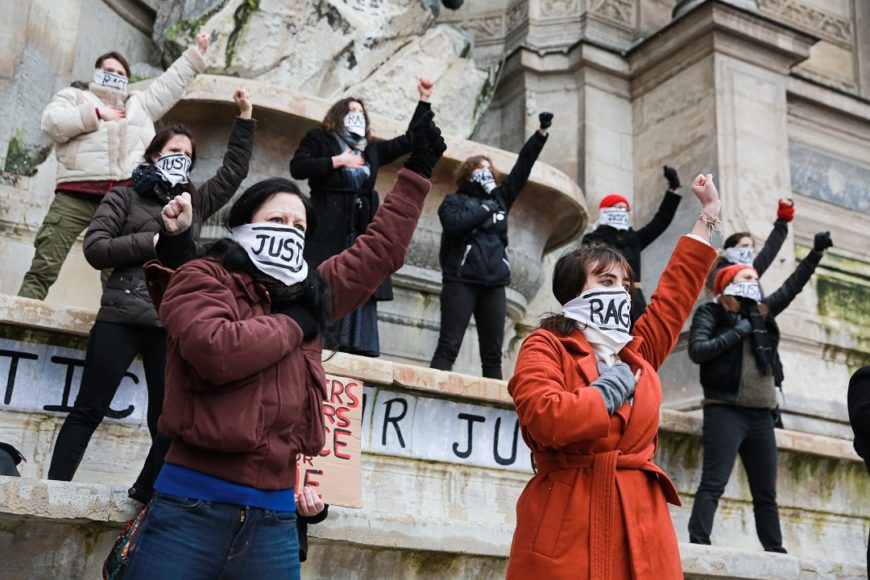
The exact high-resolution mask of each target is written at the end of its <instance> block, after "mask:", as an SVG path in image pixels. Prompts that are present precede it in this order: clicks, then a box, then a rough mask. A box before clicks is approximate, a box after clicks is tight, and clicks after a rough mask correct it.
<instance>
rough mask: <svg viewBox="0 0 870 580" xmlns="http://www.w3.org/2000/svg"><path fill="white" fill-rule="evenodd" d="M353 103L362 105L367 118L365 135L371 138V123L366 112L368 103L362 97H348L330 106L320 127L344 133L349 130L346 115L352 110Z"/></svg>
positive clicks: (331, 131)
mask: <svg viewBox="0 0 870 580" xmlns="http://www.w3.org/2000/svg"><path fill="white" fill-rule="evenodd" d="M351 103H359V104H360V106H361V107H362V113H363V117H365V120H366V135H365V137H366V139H368V138H370V137H371V133H370V127H371V123H370V122H369V114H368V113H367V112H366V104H365V103H364V102H363V100H362V99H358V98H356V97H347V98H345V99H342V100H340V101H338V102H336V103H334V104H333V105H332V106H331V107H329V110H328V111H326V115H325V116H324V117H323V121H322V122H321V123H320V128H321V129H323V130H324V131H326V132H327V133H344V132H345V131H347V129H346V128H345V126H344V116H345V115H347V114H348V113H349V112H350V104H351Z"/></svg>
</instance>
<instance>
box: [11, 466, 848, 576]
mask: <svg viewBox="0 0 870 580" xmlns="http://www.w3.org/2000/svg"><path fill="white" fill-rule="evenodd" d="M137 506H138V504H136V503H135V502H133V501H132V500H129V499H127V497H126V489H125V488H124V487H120V486H112V485H106V484H98V483H65V482H55V481H46V480H37V479H29V478H12V477H0V567H2V569H3V571H4V572H3V577H4V578H5V579H7V580H16V579H19V578H21V579H24V578H28V579H31V578H56V577H66V578H98V577H99V574H100V568H101V566H102V561H103V559H104V558H105V555H106V554H107V553H108V550H109V549H110V547H111V545H112V542H113V541H114V539H115V538H116V536H117V533H118V531H119V530H120V528H121V527H122V526H123V524H124V523H125V522H126V521H127V520H129V519H130V518H131V517H132V516H133V515H134V513H135V511H136V508H137ZM475 509H476V510H477V509H479V508H478V507H476V508H475ZM511 531H512V530H510V529H505V530H503V532H505V533H510V532H511ZM490 532H491V530H490V529H488V528H487V526H486V525H477V526H474V525H468V524H465V523H462V522H459V523H458V524H457V523H455V522H444V521H437V520H435V519H434V518H427V517H425V516H419V515H413V514H405V513H401V512H393V513H386V512H374V511H369V510H366V509H363V510H352V509H343V508H333V509H331V510H330V517H329V519H328V520H327V521H326V522H325V523H323V524H320V525H317V526H312V527H311V528H310V534H311V538H312V545H311V551H310V556H309V561H308V562H307V563H306V564H305V565H304V570H305V575H306V577H311V578H334V577H336V575H335V574H336V573H337V572H338V571H341V572H342V574H341V577H342V578H375V577H380V578H391V577H394V573H395V570H397V569H401V570H404V571H408V570H415V572H416V574H415V577H417V578H433V579H434V578H446V577H456V578H470V577H500V576H503V574H504V570H505V566H506V564H507V552H508V549H509V544H508V543H504V544H501V545H498V546H494V545H487V543H486V542H480V541H475V538H480V537H482V536H486V535H487V534H488V533H490ZM508 537H509V536H508ZM680 553H681V555H682V560H683V568H684V571H685V574H686V578H690V579H702V578H722V579H725V578H735V579H738V578H739V579H754V578H766V579H780V578H781V579H784V580H785V579H788V580H793V579H797V578H799V579H806V580H810V579H816V578H842V579H851V578H856V579H857V578H862V577H864V574H865V569H864V568H863V565H862V564H861V563H858V562H851V563H849V562H837V561H833V560H824V559H813V558H801V557H798V556H796V555H782V554H768V553H765V552H761V551H748V550H736V549H728V548H723V547H717V546H697V545H692V544H685V543H683V544H680ZM397 561H405V564H403V565H402V566H401V567H398V568H397V567H396V562H397ZM445 562H446V564H445Z"/></svg>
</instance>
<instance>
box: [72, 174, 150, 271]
mask: <svg viewBox="0 0 870 580" xmlns="http://www.w3.org/2000/svg"><path fill="white" fill-rule="evenodd" d="M121 191H123V190H118V189H110V190H109V192H108V193H107V194H106V195H105V196H104V197H103V201H102V202H101V203H100V206H99V207H98V208H97V212H96V213H95V214H94V219H93V221H91V225H90V226H88V231H87V233H86V234H85V243H84V253H85V259H86V260H87V261H88V264H90V265H91V266H93V267H94V268H96V269H97V270H103V269H105V268H124V267H127V266H136V265H140V264H144V263H145V262H147V261H148V260H152V259H154V257H155V256H156V255H157V254H156V253H155V251H154V236H155V234H157V223H156V222H155V224H154V225H155V228H154V229H153V230H151V231H143V232H135V233H132V234H124V235H122V234H121V232H123V231H124V224H125V223H126V222H127V213H128V200H126V199H125V198H124V196H123V194H122V193H121Z"/></svg>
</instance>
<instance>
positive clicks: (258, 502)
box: [154, 463, 296, 512]
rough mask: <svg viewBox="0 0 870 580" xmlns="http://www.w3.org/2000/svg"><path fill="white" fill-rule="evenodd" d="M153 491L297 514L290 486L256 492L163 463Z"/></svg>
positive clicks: (252, 489)
mask: <svg viewBox="0 0 870 580" xmlns="http://www.w3.org/2000/svg"><path fill="white" fill-rule="evenodd" d="M154 489H155V490H156V491H158V492H160V493H165V494H169V495H177V496H179V497H190V498H194V499H202V500H206V501H213V502H217V503H227V504H231V505H239V506H247V507H257V508H262V509H265V510H273V511H277V512H294V511H296V494H295V492H294V491H293V488H292V487H291V488H289V489H257V488H255V487H251V486H249V485H242V484H240V483H233V482H232V481H227V480H226V479H221V478H219V477H214V476H213V475H208V474H206V473H202V472H201V471H195V470H193V469H188V468H186V467H181V466H180V465H173V464H171V463H164V464H163V467H162V468H161V469H160V473H159V474H158V476H157V481H156V482H154Z"/></svg>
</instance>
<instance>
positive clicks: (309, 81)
mask: <svg viewBox="0 0 870 580" xmlns="http://www.w3.org/2000/svg"><path fill="white" fill-rule="evenodd" d="M158 21H159V23H160V26H159V27H158V28H156V29H155V36H156V37H158V38H157V40H158V43H161V42H162V43H163V45H164V47H166V49H167V55H175V54H177V53H178V52H179V51H180V50H181V48H182V47H183V46H184V45H186V44H188V43H190V42H191V40H192V38H193V36H194V35H195V33H196V32H197V31H205V32H209V33H212V32H214V33H216V35H217V37H216V40H215V43H214V45H213V47H212V48H211V49H210V51H209V55H208V60H209V72H214V73H221V74H232V75H236V76H241V77H244V78H249V79H257V80H259V81H262V82H266V83H269V84H272V85H275V86H278V87H282V88H286V89H293V90H300V91H303V92H306V93H309V94H312V95H316V96H320V97H323V98H325V99H327V100H329V101H334V100H336V99H338V98H341V97H344V96H347V95H353V96H359V97H360V98H363V99H365V100H366V106H367V109H368V111H369V112H375V113H380V114H388V115H389V116H390V117H391V118H392V119H394V120H396V121H398V122H399V123H403V124H404V123H407V121H408V120H409V119H410V117H411V113H412V111H413V108H414V103H415V102H416V101H417V98H418V96H417V90H416V86H417V81H418V79H419V78H420V77H421V76H427V77H429V78H430V79H432V80H433V81H435V84H436V91H435V94H434V96H433V99H432V105H433V108H434V110H435V112H436V114H438V113H441V115H440V116H439V123H441V124H442V129H443V130H444V132H445V133H448V134H452V135H458V136H461V137H467V136H469V135H470V134H471V132H472V130H473V129H474V126H475V124H476V123H477V120H478V118H479V117H480V115H481V114H482V113H483V111H484V110H485V105H486V103H487V102H488V97H489V96H490V95H489V94H488V93H487V91H486V90H485V87H486V85H487V83H488V76H489V73H488V72H487V71H484V70H479V69H478V68H477V67H476V66H475V64H474V62H473V61H472V60H470V59H469V58H468V54H469V51H470V48H471V47H470V42H471V40H470V37H468V36H467V35H466V34H464V33H463V32H462V31H461V30H459V29H457V28H455V27H452V26H448V25H435V17H434V15H433V13H432V11H431V10H430V9H429V8H427V7H426V6H425V5H424V3H422V2H421V1H420V0H398V1H392V2H379V3H366V2H339V1H332V0H295V1H293V2H286V1H278V0H259V1H258V2H251V1H248V0H229V1H223V2H215V1H211V2H208V1H202V2H198V1H192V0H187V1H180V2H166V3H165V6H163V7H162V8H161V10H160V16H159V18H158Z"/></svg>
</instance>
